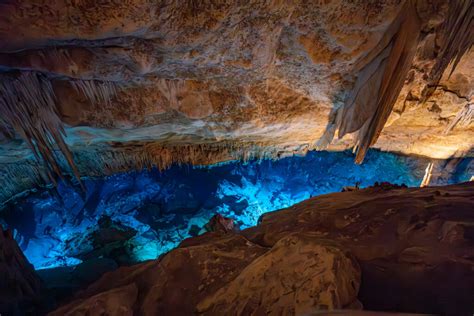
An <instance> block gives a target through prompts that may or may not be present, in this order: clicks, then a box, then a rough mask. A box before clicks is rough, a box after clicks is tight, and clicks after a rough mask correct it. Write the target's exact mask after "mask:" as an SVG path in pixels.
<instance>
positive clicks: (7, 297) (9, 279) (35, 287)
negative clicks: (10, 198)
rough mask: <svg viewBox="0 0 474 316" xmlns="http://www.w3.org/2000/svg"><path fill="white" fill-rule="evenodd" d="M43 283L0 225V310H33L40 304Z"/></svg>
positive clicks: (10, 313)
mask: <svg viewBox="0 0 474 316" xmlns="http://www.w3.org/2000/svg"><path fill="white" fill-rule="evenodd" d="M41 289H42V284H41V280H40V278H39V277H38V276H37V275H36V273H35V271H34V269H33V266H32V265H31V264H30V263H29V262H28V260H27V259H26V257H25V256H24V255H23V252H22V251H21V249H20V248H19V247H18V245H17V243H16V241H15V239H13V235H12V232H11V231H10V230H6V231H4V230H3V229H2V227H1V226H0V314H2V313H3V314H5V315H16V314H17V313H22V312H25V311H30V312H32V311H34V306H35V305H39V302H40V299H41V298H42V297H41Z"/></svg>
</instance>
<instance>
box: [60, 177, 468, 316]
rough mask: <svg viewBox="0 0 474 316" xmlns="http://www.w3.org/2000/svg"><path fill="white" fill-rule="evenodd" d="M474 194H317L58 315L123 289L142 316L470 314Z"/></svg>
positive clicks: (458, 188) (130, 275) (203, 240)
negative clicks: (132, 291) (132, 289)
mask: <svg viewBox="0 0 474 316" xmlns="http://www.w3.org/2000/svg"><path fill="white" fill-rule="evenodd" d="M473 196H474V183H472V182H471V183H465V184H459V185H453V186H445V187H436V188H430V187H425V188H404V187H390V189H388V190H387V189H385V188H384V187H383V186H382V187H380V186H377V187H373V188H369V189H363V190H358V191H350V192H342V193H334V194H328V195H323V196H319V197H315V198H312V199H309V200H306V201H304V202H302V203H299V204H297V205H295V206H293V207H290V208H288V209H284V210H280V211H275V212H272V213H268V214H266V215H264V216H263V218H262V220H261V223H260V224H259V225H258V226H256V227H253V228H249V229H246V230H243V231H242V232H241V235H240V234H226V233H223V232H220V233H219V232H212V233H206V234H203V235H200V236H197V237H193V238H189V239H187V240H185V241H184V242H183V243H182V244H181V245H180V247H179V248H177V249H175V250H173V251H171V252H169V253H168V254H167V255H165V256H164V257H163V258H161V259H159V260H155V261H150V262H147V263H142V264H138V265H135V266H131V267H125V268H120V269H118V270H116V271H114V272H111V273H107V274H105V275H104V276H103V277H102V278H101V279H100V280H99V281H97V282H96V283H94V284H93V285H91V286H90V287H89V288H87V289H86V290H84V291H83V292H81V293H79V294H78V295H77V296H76V300H75V301H73V302H71V303H70V304H68V305H66V306H64V307H62V308H61V309H60V310H58V311H56V312H55V313H53V315H60V314H61V313H66V312H68V311H72V310H75V309H76V308H81V309H82V310H83V311H84V310H90V311H92V310H94V308H95V307H94V306H95V305H92V303H93V302H95V301H96V300H97V299H98V298H100V297H101V295H104V296H106V297H108V300H109V299H110V300H115V298H113V297H109V296H111V295H112V294H113V293H114V292H113V291H114V289H120V290H117V291H118V293H121V291H122V290H123V287H125V286H133V284H134V285H135V286H136V288H137V289H138V298H137V299H136V300H135V302H134V303H133V310H134V311H140V313H141V314H144V315H156V314H160V315H161V314H163V315H190V314H193V313H195V312H198V313H203V314H212V315H260V314H265V313H267V312H268V313H270V314H272V313H276V314H280V313H283V314H285V315H301V314H308V313H314V312H317V310H318V309H323V308H330V309H331V308H349V309H352V310H353V309H357V308H360V307H361V306H360V304H359V303H358V301H357V300H360V302H361V303H362V304H363V306H364V308H365V309H369V310H382V311H394V310H396V311H402V312H418V313H436V314H439V313H441V314H448V315H470V314H472V312H473V311H474V302H473V301H472V297H473V296H474V262H473V261H472V260H471V258H473V257H474V245H473V243H472V240H473V236H474V234H473V227H474V214H473V213H472V210H473V209H474V199H473V198H472V197H473ZM244 236H245V237H244ZM359 266H360V268H361V271H362V274H361V283H359V273H360V271H359ZM359 284H360V291H359V292H358V293H357V289H358V288H359ZM289 293H292V294H291V295H288V294H289ZM112 296H113V295H112ZM130 308H132V307H130V306H128V305H127V306H126V308H125V309H130ZM104 311H105V312H107V309H104ZM259 313H260V314H259ZM351 313H352V312H351ZM323 314H324V313H323ZM330 314H331V313H328V315H330ZM334 314H336V315H337V313H334ZM343 314H344V312H343ZM358 314H360V315H364V313H358ZM376 314H378V313H376ZM355 315H357V313H355ZM368 315H369V314H368Z"/></svg>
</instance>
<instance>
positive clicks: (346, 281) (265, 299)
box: [198, 233, 360, 315]
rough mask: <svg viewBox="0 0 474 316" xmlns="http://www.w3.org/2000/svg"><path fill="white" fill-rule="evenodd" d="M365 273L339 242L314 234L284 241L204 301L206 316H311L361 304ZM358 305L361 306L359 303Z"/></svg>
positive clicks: (286, 238) (201, 308) (298, 235)
mask: <svg viewBox="0 0 474 316" xmlns="http://www.w3.org/2000/svg"><path fill="white" fill-rule="evenodd" d="M359 284H360V269H359V265H358V263H357V261H356V260H355V259H354V257H353V256H352V255H350V253H349V252H348V251H346V250H342V249H341V248H340V247H338V245H337V244H335V243H333V242H330V241H328V240H324V239H320V238H318V237H317V236H314V235H312V234H298V233H296V234H293V235H289V236H287V237H285V238H282V239H281V240H279V241H278V242H277V243H276V244H275V245H274V246H273V247H272V249H270V250H269V251H268V252H267V253H265V254H264V255H262V256H260V257H259V258H257V259H255V260H254V261H253V262H252V263H250V264H249V265H248V266H247V267H246V268H245V269H244V270H243V271H242V272H241V273H240V274H239V275H238V276H237V277H236V278H235V279H234V280H232V281H231V282H229V283H228V284H226V285H225V286H223V287H222V288H221V289H219V291H217V292H216V293H215V294H213V295H211V296H210V297H208V298H206V299H205V300H203V301H202V302H201V303H200V304H199V305H198V311H199V312H200V313H202V314H204V315H233V314H238V315H254V314H257V315H260V314H261V315H308V314H310V313H312V312H314V311H316V310H326V309H330V310H332V309H340V308H344V307H347V306H349V305H357V292H358V290H359ZM354 303H356V304H354Z"/></svg>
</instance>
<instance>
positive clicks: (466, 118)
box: [444, 103, 474, 134]
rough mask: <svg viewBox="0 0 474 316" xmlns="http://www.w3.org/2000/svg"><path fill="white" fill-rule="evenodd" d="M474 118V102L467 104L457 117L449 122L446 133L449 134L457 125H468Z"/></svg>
mask: <svg viewBox="0 0 474 316" xmlns="http://www.w3.org/2000/svg"><path fill="white" fill-rule="evenodd" d="M473 120H474V103H468V104H466V105H465V106H464V107H463V108H462V109H461V110H460V111H459V112H458V114H457V115H456V117H455V118H454V119H453V120H452V121H451V123H449V125H448V126H447V127H446V130H445V131H444V133H445V134H448V133H449V132H450V131H452V130H453V129H454V128H455V127H456V126H457V125H459V126H467V125H469V124H470V123H471V122H472V121H473Z"/></svg>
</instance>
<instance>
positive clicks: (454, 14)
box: [421, 0, 474, 102]
mask: <svg viewBox="0 0 474 316" xmlns="http://www.w3.org/2000/svg"><path fill="white" fill-rule="evenodd" d="M473 21H474V3H473V1H472V0H457V1H450V2H449V11H448V16H447V18H446V20H445V22H444V23H443V26H442V30H441V31H442V32H441V35H442V36H441V37H440V38H441V39H440V42H441V45H440V46H441V51H440V53H439V55H438V58H437V61H436V64H435V65H434V66H433V68H432V69H431V72H430V75H429V80H428V82H429V83H428V85H427V87H426V88H425V90H424V91H423V97H422V100H421V101H422V102H424V101H426V100H428V98H429V97H430V96H431V95H432V94H433V92H434V91H435V90H436V86H437V85H438V83H439V81H440V80H441V77H442V76H443V73H444V71H445V70H446V69H447V68H448V66H449V64H452V65H451V70H450V73H449V76H451V74H452V73H453V72H454V70H455V69H456V66H457V65H458V64H459V62H460V61H461V58H462V56H464V54H466V53H467V52H468V51H469V50H470V49H471V48H472V45H473V44H474V22H473Z"/></svg>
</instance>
